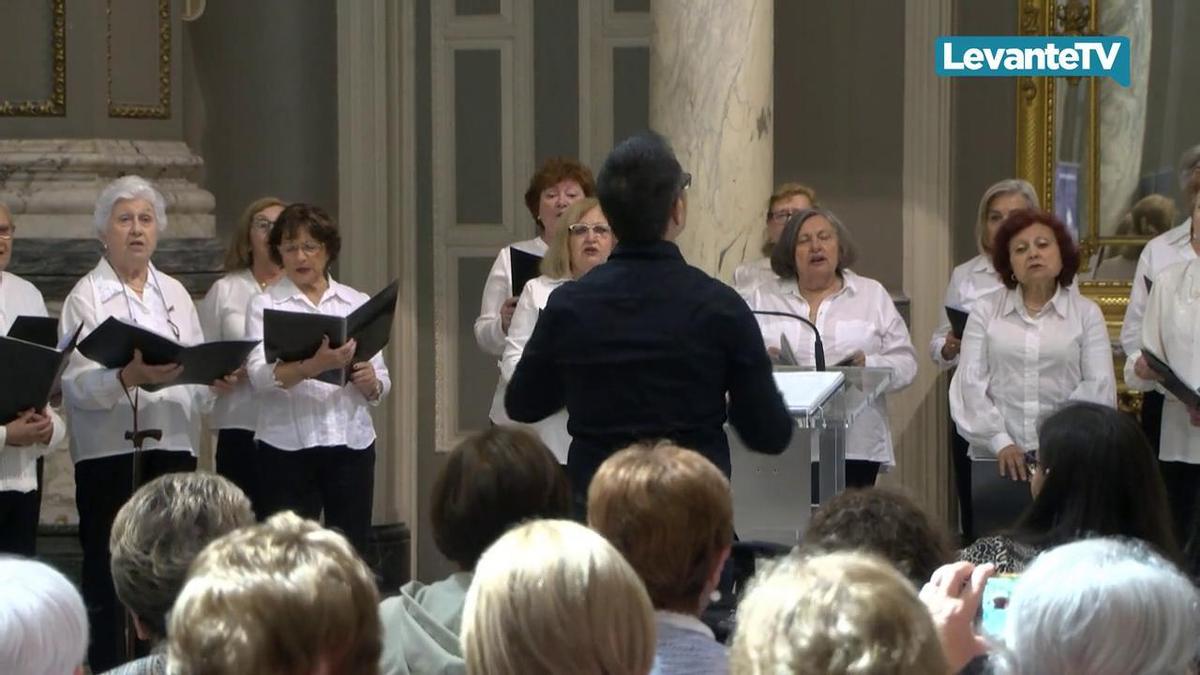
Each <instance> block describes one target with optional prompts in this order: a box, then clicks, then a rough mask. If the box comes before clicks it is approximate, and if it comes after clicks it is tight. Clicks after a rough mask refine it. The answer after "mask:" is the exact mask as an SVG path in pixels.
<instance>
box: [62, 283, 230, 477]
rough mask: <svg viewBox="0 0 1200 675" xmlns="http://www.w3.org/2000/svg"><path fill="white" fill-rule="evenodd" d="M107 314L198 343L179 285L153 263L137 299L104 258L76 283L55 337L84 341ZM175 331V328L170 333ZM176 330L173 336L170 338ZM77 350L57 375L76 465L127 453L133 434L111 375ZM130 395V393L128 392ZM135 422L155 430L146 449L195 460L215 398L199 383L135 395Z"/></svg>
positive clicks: (192, 310) (196, 325)
mask: <svg viewBox="0 0 1200 675" xmlns="http://www.w3.org/2000/svg"><path fill="white" fill-rule="evenodd" d="M110 316H114V317H117V318H118V319H122V320H124V321H130V322H132V323H136V324H137V325H139V326H141V327H142V328H145V329H147V330H150V331H153V332H155V333H158V334H159V335H162V336H165V337H167V338H170V339H172V340H175V341H176V342H179V343H181V344H185V345H192V344H199V343H201V342H203V341H204V331H203V330H201V328H200V317H199V316H197V314H196V306H195V305H194V304H192V298H191V296H190V295H189V294H188V292H187V289H186V288H184V287H183V284H181V283H179V282H178V281H176V280H175V279H173V278H171V277H170V276H168V275H166V274H163V273H162V272H159V271H158V270H157V269H156V268H155V267H154V265H153V264H151V265H150V272H149V275H148V276H147V279H146V287H145V289H144V290H143V291H142V296H141V297H139V296H138V294H137V293H134V292H133V291H132V290H130V289H128V288H126V287H125V284H123V283H122V282H121V280H120V278H118V277H117V273H116V272H115V271H114V270H113V268H112V266H111V265H109V264H108V261H107V260H104V259H101V260H100V262H99V263H98V264H97V265H96V267H95V268H93V269H92V271H91V272H88V273H87V275H86V276H85V277H83V278H82V279H80V280H79V282H78V283H76V284H75V287H74V288H73V289H71V292H70V294H69V295H67V299H66V302H65V303H63V310H62V317H61V318H60V319H59V322H58V330H59V334H60V336H65V335H66V334H67V333H68V332H69V331H73V330H74V329H75V328H76V327H77V326H80V325H82V326H83V331H82V332H81V333H80V335H79V339H80V340H81V341H82V340H83V338H85V337H87V335H88V334H89V333H91V332H92V331H93V330H95V329H96V327H97V326H99V325H100V324H101V323H104V320H105V319H107V318H108V317H110ZM172 326H174V329H173V328H172ZM175 330H178V331H179V336H178V338H176V336H175ZM119 372H120V369H118V368H104V367H103V366H101V365H100V364H99V363H96V362H95V361H92V360H91V359H88V358H86V357H85V356H83V355H82V354H80V353H79V352H78V351H76V352H75V353H74V354H72V355H71V360H70V364H69V365H68V366H67V369H66V371H64V372H63V376H62V382H63V384H62V388H63V403H64V406H65V408H66V412H67V432H68V434H69V436H70V439H71V457H72V459H74V460H75V462H81V461H84V460H88V459H97V458H100V457H110V456H113V455H123V454H127V453H132V452H133V448H132V447H131V446H130V444H129V441H127V440H125V432H126V431H130V430H132V428H133V412H132V410H131V408H130V406H129V402H128V400H127V398H126V392H125V389H124V387H122V386H121V382H120V380H118V379H117V374H118V373H119ZM129 394H130V395H131V396H132V395H133V394H134V391H133V389H130V390H129ZM136 400H137V402H138V424H139V425H140V427H141V428H142V429H161V430H162V432H163V437H162V440H161V441H155V440H153V439H147V440H146V442H145V444H144V445H143V446H142V447H143V449H145V450H172V451H176V452H190V453H192V454H193V455H194V454H196V448H198V447H200V445H199V444H200V418H201V416H202V415H203V414H205V413H206V412H207V411H208V410H209V409H211V407H212V401H213V394H212V392H211V391H210V390H209V388H208V387H207V386H205V385H177V386H172V387H164V388H162V389H160V390H158V391H155V392H149V391H138V392H137V399H136Z"/></svg>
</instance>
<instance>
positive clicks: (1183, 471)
mask: <svg viewBox="0 0 1200 675" xmlns="http://www.w3.org/2000/svg"><path fill="white" fill-rule="evenodd" d="M1198 236H1200V194H1197V195H1196V196H1195V197H1194V198H1193V205H1192V245H1193V246H1200V238H1198ZM1135 283H1136V282H1135ZM1141 347H1142V349H1144V350H1148V351H1150V352H1151V353H1153V354H1154V355H1155V356H1157V357H1158V358H1160V359H1162V360H1163V361H1165V362H1166V363H1167V365H1168V366H1169V367H1170V368H1171V370H1173V371H1174V372H1175V374H1176V375H1177V376H1178V377H1179V379H1180V380H1182V382H1183V383H1184V385H1185V386H1187V387H1188V388H1190V389H1195V388H1196V387H1198V386H1200V259H1195V258H1193V259H1192V260H1190V261H1188V262H1182V263H1177V264H1175V265H1172V266H1170V267H1168V268H1166V270H1164V271H1163V272H1162V273H1160V274H1159V275H1158V278H1157V279H1156V280H1155V281H1154V285H1153V286H1152V287H1151V289H1150V298H1149V301H1148V302H1147V303H1146V313H1145V315H1144V317H1143V318H1142V338H1141ZM1142 349H1139V350H1137V351H1134V352H1132V353H1131V354H1130V355H1129V357H1128V358H1127V359H1126V360H1125V383H1126V384H1127V385H1129V386H1130V387H1131V388H1133V389H1140V390H1142V391H1151V390H1154V389H1156V384H1157V383H1159V382H1161V381H1162V379H1163V378H1162V376H1161V375H1159V374H1158V373H1156V372H1154V371H1153V370H1152V369H1151V368H1150V367H1149V365H1148V364H1147V363H1146V357H1145V356H1144V355H1143V354H1142ZM1161 433H1162V435H1161V443H1160V444H1159V449H1158V465H1159V469H1160V470H1161V472H1162V476H1163V482H1164V483H1165V484H1166V486H1167V497H1168V499H1169V500H1170V503H1171V514H1172V516H1173V517H1174V520H1175V528H1176V529H1175V533H1176V535H1177V536H1179V537H1180V538H1181V540H1182V539H1183V538H1184V537H1187V536H1189V535H1190V534H1191V533H1192V532H1193V529H1194V524H1195V523H1194V521H1195V519H1196V507H1197V491H1198V490H1200V407H1191V406H1188V405H1185V404H1184V403H1183V402H1181V401H1180V399H1179V398H1177V397H1175V396H1173V395H1170V394H1169V393H1168V395H1167V396H1166V397H1165V398H1164V400H1163V406H1162V431H1161ZM1195 544H1200V542H1193V545H1195Z"/></svg>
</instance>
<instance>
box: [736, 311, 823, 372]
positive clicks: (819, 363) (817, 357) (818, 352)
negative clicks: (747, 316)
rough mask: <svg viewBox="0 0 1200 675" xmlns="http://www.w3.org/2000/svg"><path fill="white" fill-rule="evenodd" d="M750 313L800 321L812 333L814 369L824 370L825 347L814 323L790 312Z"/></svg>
mask: <svg viewBox="0 0 1200 675" xmlns="http://www.w3.org/2000/svg"><path fill="white" fill-rule="evenodd" d="M750 311H751V312H752V313H754V314H759V315H764V316H782V317H785V318H789V319H796V320H797V321H801V322H803V323H804V325H806V326H808V327H809V328H811V329H812V333H813V360H814V361H816V367H817V370H818V371H823V370H825V345H824V344H823V343H822V342H821V331H819V330H817V325H816V324H815V323H813V322H812V321H809V320H808V319H806V318H804V317H803V316H800V315H799V314H793V313H791V312H773V311H769V310H765V309H752V310H750Z"/></svg>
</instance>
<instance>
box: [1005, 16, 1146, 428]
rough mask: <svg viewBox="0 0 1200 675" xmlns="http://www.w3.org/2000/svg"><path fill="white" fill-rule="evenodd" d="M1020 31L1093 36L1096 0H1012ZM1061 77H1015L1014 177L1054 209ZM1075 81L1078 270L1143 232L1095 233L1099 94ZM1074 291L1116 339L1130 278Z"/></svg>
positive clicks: (1132, 398) (1085, 283)
mask: <svg viewBox="0 0 1200 675" xmlns="http://www.w3.org/2000/svg"><path fill="white" fill-rule="evenodd" d="M1018 2H1019V4H1018V30H1019V34H1020V35H1095V34H1096V33H1097V32H1098V31H1097V27H1098V25H1099V11H1097V9H1096V7H1097V5H1098V4H1099V2H1100V0H1066V1H1065V4H1064V3H1060V2H1059V1H1058V0H1018ZM1063 81H1064V80H1063V79H1061V78H1051V77H1021V78H1018V79H1017V139H1016V140H1017V176H1018V177H1019V178H1024V179H1025V180H1027V181H1029V182H1030V183H1031V184H1032V185H1033V187H1034V188H1035V189H1036V190H1037V191H1038V194H1039V196H1040V197H1041V199H1042V207H1043V208H1044V209H1046V210H1048V211H1053V210H1054V196H1055V195H1054V179H1055V161H1056V153H1055V148H1056V146H1055V129H1056V123H1057V120H1056V119H1055V113H1056V108H1055V100H1056V99H1055V87H1056V86H1058V85H1060V84H1061V83H1062V82H1063ZM1076 86H1086V87H1087V88H1088V106H1087V116H1088V120H1087V124H1088V129H1087V145H1088V157H1089V162H1088V166H1087V168H1086V171H1087V177H1088V190H1087V195H1086V199H1087V208H1088V222H1087V223H1081V231H1080V234H1079V258H1080V266H1081V268H1080V272H1085V271H1087V269H1086V268H1087V265H1088V264H1089V261H1090V260H1091V258H1092V255H1093V254H1094V253H1095V252H1096V251H1097V250H1099V248H1100V247H1102V246H1122V245H1142V244H1145V243H1146V242H1147V241H1148V238H1146V237H1109V236H1101V235H1100V231H1099V224H1098V218H1097V214H1098V213H1099V210H1100V189H1099V185H1100V96H1099V90H1098V87H1099V80H1098V79H1097V78H1089V79H1087V80H1086V81H1083V82H1080V83H1079V84H1078V85H1076ZM1077 284H1078V286H1079V290H1080V292H1081V293H1082V294H1083V295H1084V296H1086V297H1088V298H1090V299H1092V300H1094V301H1095V302H1096V304H1098V305H1099V306H1100V309H1101V310H1102V311H1103V312H1104V320H1105V322H1106V324H1107V325H1108V330H1109V334H1110V335H1111V336H1112V338H1113V343H1114V345H1116V344H1118V338H1119V336H1120V331H1121V324H1122V323H1123V322H1124V320H1125V309H1126V307H1127V306H1128V305H1129V294H1130V291H1131V290H1132V284H1131V282H1130V281H1124V280H1120V281H1118V280H1084V279H1078V281H1077ZM1124 366H1125V356H1124V354H1123V353H1121V351H1120V350H1119V349H1115V350H1114V355H1113V368H1114V370H1115V373H1116V377H1117V383H1118V395H1119V398H1120V404H1121V407H1122V408H1123V409H1126V410H1131V411H1134V412H1136V411H1139V410H1140V409H1141V395H1140V394H1139V393H1138V392H1133V391H1129V390H1128V389H1127V388H1126V387H1125V385H1124Z"/></svg>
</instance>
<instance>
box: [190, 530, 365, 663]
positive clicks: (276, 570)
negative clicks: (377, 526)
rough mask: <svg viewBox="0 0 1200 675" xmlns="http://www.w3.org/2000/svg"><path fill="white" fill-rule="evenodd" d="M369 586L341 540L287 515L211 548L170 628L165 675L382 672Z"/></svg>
mask: <svg viewBox="0 0 1200 675" xmlns="http://www.w3.org/2000/svg"><path fill="white" fill-rule="evenodd" d="M378 603H379V594H378V593H377V591H376V590H375V581H374V578H373V577H372V575H371V571H370V570H369V569H368V568H367V565H366V563H364V562H363V561H362V560H361V559H360V558H359V557H358V555H357V554H356V553H355V552H354V548H353V547H352V546H351V545H350V543H349V542H348V541H347V540H346V538H345V537H343V536H342V535H341V534H338V533H337V532H334V531H332V530H326V529H323V528H321V526H320V525H318V524H317V523H315V522H313V521H311V520H304V519H302V518H300V517H299V516H297V515H296V514H294V513H291V512H284V513H280V514H276V515H274V516H272V517H270V518H268V519H267V521H266V522H264V523H262V524H259V525H254V526H251V527H246V528H242V529H240V530H236V531H234V532H232V533H230V534H227V535H225V536H224V537H221V538H220V539H217V540H216V541H214V542H212V543H211V544H209V545H208V546H207V547H205V549H204V550H203V551H202V552H201V553H200V555H199V556H198V557H197V558H196V561H195V562H194V563H193V564H192V569H191V574H190V576H189V577H188V581H187V584H185V585H184V587H183V590H182V591H181V592H180V594H179V598H178V599H177V600H176V601H175V607H174V609H173V610H172V611H171V617H170V620H169V622H168V625H167V633H168V636H169V637H168V641H167V643H168V647H167V659H168V669H169V671H170V672H171V673H172V675H242V674H245V673H276V674H286V675H315V674H322V675H333V674H335V673H354V674H355V675H374V674H376V673H378V672H379V655H380V649H381V637H380V633H381V631H380V627H379V614H378V613H377V606H378Z"/></svg>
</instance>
